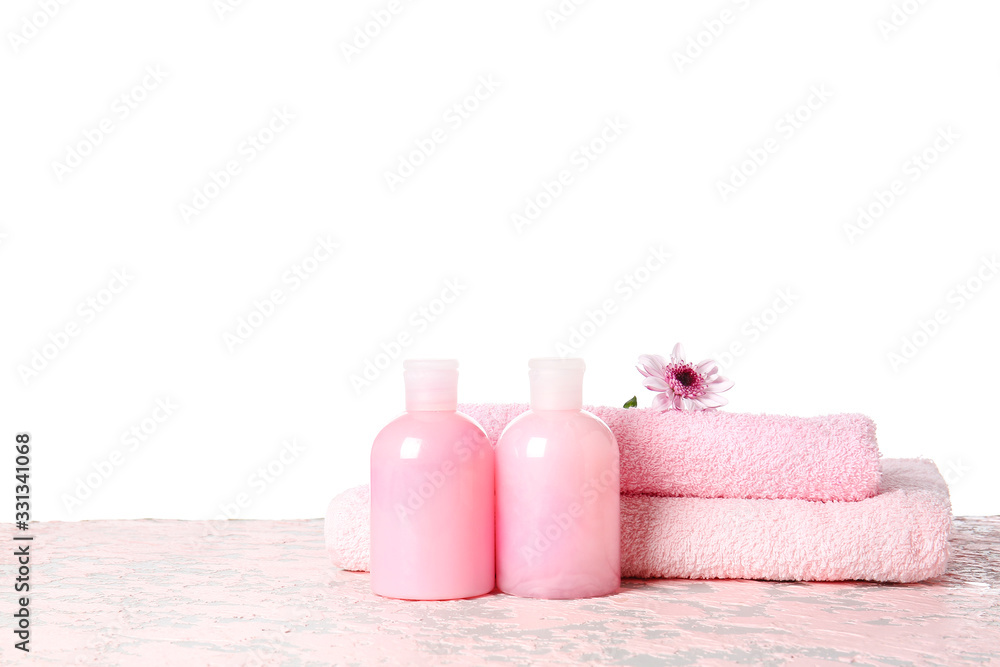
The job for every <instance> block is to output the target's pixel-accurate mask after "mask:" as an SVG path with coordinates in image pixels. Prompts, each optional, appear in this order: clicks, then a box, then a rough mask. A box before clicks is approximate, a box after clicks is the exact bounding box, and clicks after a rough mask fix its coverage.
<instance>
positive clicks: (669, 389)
mask: <svg viewBox="0 0 1000 667" xmlns="http://www.w3.org/2000/svg"><path fill="white" fill-rule="evenodd" d="M639 364H640V365H639V366H636V368H637V369H638V370H639V372H640V373H642V374H643V375H644V376H646V389H649V390H650V391H655V392H657V394H656V397H655V398H654V399H653V407H654V408H659V409H660V410H712V409H715V408H717V407H719V406H722V405H725V404H726V403H728V402H729V401H727V400H726V399H725V398H723V397H722V396H720V395H719V394H721V393H722V392H724V391H726V390H728V389H730V388H732V386H733V384H734V383H733V381H732V380H730V379H728V378H724V377H722V376H721V375H718V372H719V365H718V364H716V363H715V362H714V361H712V360H711V359H706V360H705V361H703V362H701V363H700V364H697V365H696V364H693V363H691V362H689V361H686V360H685V359H684V348H683V347H682V346H681V344H680V343H677V345H675V346H674V351H673V352H672V353H671V354H670V361H667V360H666V359H664V358H663V357H661V356H660V355H658V354H643V355H642V356H640V357H639Z"/></svg>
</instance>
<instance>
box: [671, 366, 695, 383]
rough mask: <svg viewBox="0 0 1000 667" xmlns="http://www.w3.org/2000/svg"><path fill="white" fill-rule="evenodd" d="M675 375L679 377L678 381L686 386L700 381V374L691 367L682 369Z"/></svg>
mask: <svg viewBox="0 0 1000 667" xmlns="http://www.w3.org/2000/svg"><path fill="white" fill-rule="evenodd" d="M674 377H675V378H677V381H678V382H680V383H681V385H682V386H684V387H690V386H691V385H693V384H696V383H697V382H698V374H697V373H695V372H694V369H691V368H682V369H680V370H679V371H677V372H676V373H674Z"/></svg>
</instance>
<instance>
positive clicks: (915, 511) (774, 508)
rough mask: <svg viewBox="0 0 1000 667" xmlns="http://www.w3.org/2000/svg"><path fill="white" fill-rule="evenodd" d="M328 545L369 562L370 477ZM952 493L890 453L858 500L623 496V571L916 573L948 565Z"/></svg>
mask: <svg viewBox="0 0 1000 667" xmlns="http://www.w3.org/2000/svg"><path fill="white" fill-rule="evenodd" d="M325 532H326V548H327V551H328V552H329V554H330V557H331V559H332V561H333V564H334V565H336V566H337V567H341V568H344V569H345V570H357V571H364V570H367V569H368V549H369V528H368V486H367V485H365V486H359V487H356V488H353V489H350V490H348V491H345V492H344V493H342V494H340V495H339V496H337V497H336V498H334V499H333V501H332V502H331V503H330V507H329V508H328V509H327V514H326V525H325ZM950 532H951V503H950V501H949V498H948V487H947V485H946V484H945V482H944V479H942V477H941V474H940V473H939V472H938V469H937V466H935V465H934V463H933V462H932V461H928V460H925V459H886V460H885V462H884V474H883V477H882V490H881V493H879V494H878V495H877V496H875V497H873V498H869V499H867V500H862V501H859V502H850V503H844V502H814V501H807V500H736V499H725V498H721V499H720V498H714V499H712V498H665V497H657V496H622V576H623V577H640V578H671V579H672V578H679V579H767V580H773V581H842V580H866V581H886V582H888V581H891V582H912V581H921V580H923V579H928V578H930V577H936V576H939V575H941V574H943V573H944V571H945V566H946V565H947V562H948V536H949V533H950Z"/></svg>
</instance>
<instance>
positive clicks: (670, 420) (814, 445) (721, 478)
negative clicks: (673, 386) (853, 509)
mask: <svg viewBox="0 0 1000 667" xmlns="http://www.w3.org/2000/svg"><path fill="white" fill-rule="evenodd" d="M458 409H459V410H460V411H461V412H464V413H465V414H467V415H469V416H470V417H472V418H473V419H475V420H476V421H477V422H479V423H480V424H481V425H482V427H483V429H484V430H485V431H486V434H487V435H488V436H489V437H490V440H491V441H493V442H494V443H496V441H497V438H499V437H500V433H501V432H502V431H503V429H504V427H505V426H507V424H509V423H510V422H511V420H512V419H514V418H515V417H517V416H518V415H520V414H521V413H523V412H524V411H526V410H527V409H528V406H527V405H526V404H511V403H506V404H504V403H501V404H497V403H466V404H463V405H460V406H459V407H458ZM586 409H587V410H588V411H590V412H592V413H594V414H595V415H597V416H598V417H600V418H601V419H603V420H604V422H605V423H606V424H607V425H608V427H609V428H610V429H611V432H612V433H614V434H615V438H617V440H618V448H619V450H620V454H621V456H620V459H621V491H622V493H624V494H648V495H654V496H688V497H692V498H792V499H798V500H862V499H864V498H870V497H871V496H873V495H875V494H876V493H877V492H878V489H879V481H880V479H881V474H882V469H881V462H880V458H879V457H880V455H879V451H878V443H877V442H876V440H875V422H873V421H872V420H871V419H869V418H868V417H865V416H864V415H859V414H839V415H829V416H825V417H786V416H779V415H756V414H746V413H739V412H717V411H714V410H707V411H701V412H681V411H676V410H671V411H669V412H660V411H659V410H654V409H652V408H643V409H638V408H632V409H624V408H609V407H604V406H596V407H590V406H588V407H587V408H586Z"/></svg>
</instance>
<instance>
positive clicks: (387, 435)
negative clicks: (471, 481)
mask: <svg viewBox="0 0 1000 667" xmlns="http://www.w3.org/2000/svg"><path fill="white" fill-rule="evenodd" d="M407 440H409V441H411V442H412V441H414V440H419V441H421V442H422V443H426V444H427V445H431V446H432V445H433V444H434V443H444V444H448V445H451V444H453V443H455V442H463V441H468V442H473V443H477V442H479V441H480V440H486V441H488V439H487V437H486V433H485V431H483V429H482V427H481V426H480V425H479V424H477V423H476V422H475V420H473V419H472V418H471V417H469V416H467V415H463V414H461V413H459V412H404V413H403V414H401V415H399V416H398V417H396V418H395V419H393V420H392V421H390V422H389V423H388V424H386V425H385V426H384V427H383V428H382V430H381V431H379V433H378V435H377V436H375V441H374V443H373V444H372V451H375V450H376V449H384V448H388V449H392V450H395V449H398V448H399V447H400V445H401V444H402V443H404V442H406V441H407Z"/></svg>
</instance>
